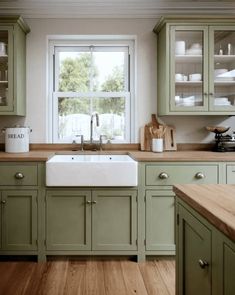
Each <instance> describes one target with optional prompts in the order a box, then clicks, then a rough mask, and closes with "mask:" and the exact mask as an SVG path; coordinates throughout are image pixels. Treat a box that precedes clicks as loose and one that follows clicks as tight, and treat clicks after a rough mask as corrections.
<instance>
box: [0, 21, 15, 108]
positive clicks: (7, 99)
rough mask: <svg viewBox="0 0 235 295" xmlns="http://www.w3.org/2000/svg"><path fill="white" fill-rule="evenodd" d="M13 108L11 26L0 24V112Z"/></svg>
mask: <svg viewBox="0 0 235 295" xmlns="http://www.w3.org/2000/svg"><path fill="white" fill-rule="evenodd" d="M13 109H14V106H13V27H12V26H0V112H12V111H13Z"/></svg>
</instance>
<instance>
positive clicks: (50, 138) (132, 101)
mask: <svg viewBox="0 0 235 295" xmlns="http://www.w3.org/2000/svg"><path fill="white" fill-rule="evenodd" d="M47 42H48V75H47V76H48V87H47V89H48V90H47V91H48V92H47V101H48V104H47V142H48V143H53V142H55V140H56V138H55V136H54V134H55V132H54V130H53V126H54V124H55V122H56V121H55V120H56V119H58V117H56V116H58V112H57V115H56V114H55V113H56V112H55V110H58V94H59V92H56V93H54V95H52V94H53V89H54V85H53V83H54V77H53V72H52V71H51V69H52V68H53V64H54V48H55V46H66V45H67V46H71V45H73V46H76V47H79V45H80V46H81V45H83V46H90V45H92V42H94V43H95V46H112V45H113V46H128V47H129V53H130V61H129V62H130V69H129V70H130V82H129V83H130V85H129V91H130V95H129V94H128V95H127V93H126V92H123V97H125V99H126V100H125V101H126V103H127V104H126V123H127V122H128V124H129V125H130V126H129V128H128V130H129V131H130V133H129V134H128V133H126V136H127V138H128V139H129V140H130V143H135V142H137V136H138V135H137V130H136V126H137V124H136V122H137V103H136V54H135V51H136V42H137V38H136V36H135V35H78V36H77V35H51V36H48V38H47ZM64 94H65V93H64V92H63V95H64ZM75 94H76V96H74V93H70V92H68V93H66V95H69V96H70V97H77V96H78V93H75ZM101 94H102V93H101ZM120 94H121V93H120V92H118V97H120ZM96 95H97V93H96ZM82 96H84V93H83V94H81V96H80V97H82ZM101 97H105V96H104V93H103V95H101ZM56 100H57V102H55V101H56ZM128 103H129V106H130V107H129V108H127V105H128ZM129 122H130V123H129ZM126 126H127V125H126ZM59 142H62V141H61V140H60V141H59Z"/></svg>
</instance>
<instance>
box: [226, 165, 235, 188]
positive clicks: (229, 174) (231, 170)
mask: <svg viewBox="0 0 235 295" xmlns="http://www.w3.org/2000/svg"><path fill="white" fill-rule="evenodd" d="M226 183H227V184H235V165H227V169H226Z"/></svg>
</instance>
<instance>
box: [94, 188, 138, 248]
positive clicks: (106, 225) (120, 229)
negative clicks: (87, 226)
mask: <svg viewBox="0 0 235 295" xmlns="http://www.w3.org/2000/svg"><path fill="white" fill-rule="evenodd" d="M92 201H93V205H92V249H93V250H136V249H137V245H136V239H137V192H136V191H122V190H112V191H111V190H105V191H94V192H92Z"/></svg>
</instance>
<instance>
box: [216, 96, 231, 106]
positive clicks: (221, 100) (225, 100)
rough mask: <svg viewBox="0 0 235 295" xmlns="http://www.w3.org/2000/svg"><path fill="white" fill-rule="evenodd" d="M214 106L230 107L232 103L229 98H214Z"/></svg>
mask: <svg viewBox="0 0 235 295" xmlns="http://www.w3.org/2000/svg"><path fill="white" fill-rule="evenodd" d="M214 105H215V106H230V105H231V101H229V100H228V98H227V97H216V98H214Z"/></svg>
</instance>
